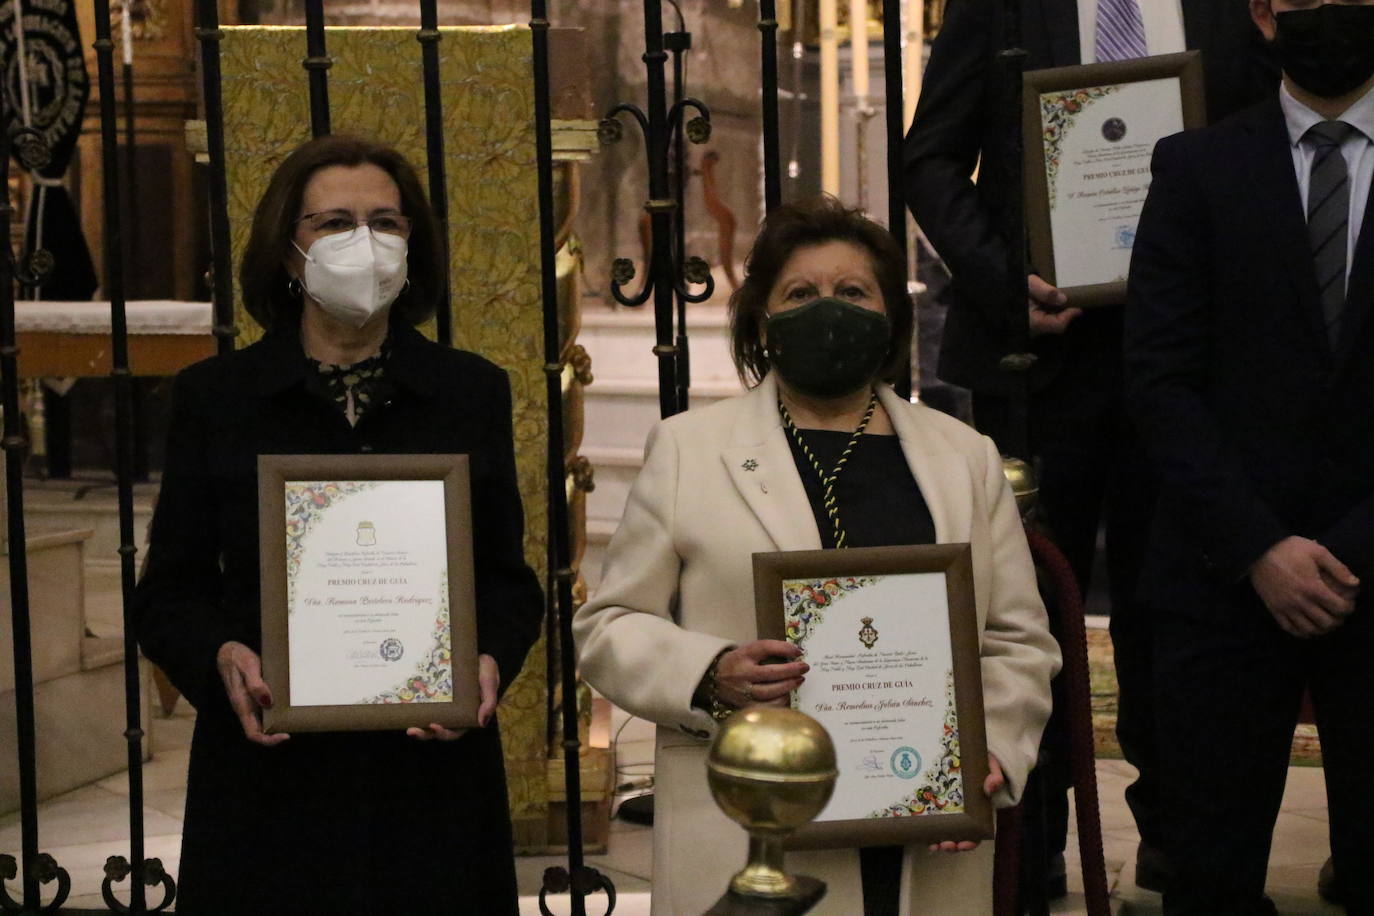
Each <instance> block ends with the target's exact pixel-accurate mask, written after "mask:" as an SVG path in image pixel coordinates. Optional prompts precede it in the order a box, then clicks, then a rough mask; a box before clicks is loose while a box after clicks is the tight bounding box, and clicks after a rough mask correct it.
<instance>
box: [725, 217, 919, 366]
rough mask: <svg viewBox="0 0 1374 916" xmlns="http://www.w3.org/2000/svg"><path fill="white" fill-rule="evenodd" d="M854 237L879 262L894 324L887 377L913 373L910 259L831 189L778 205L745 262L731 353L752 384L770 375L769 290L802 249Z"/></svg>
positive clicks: (733, 308)
mask: <svg viewBox="0 0 1374 916" xmlns="http://www.w3.org/2000/svg"><path fill="white" fill-rule="evenodd" d="M827 242H848V243H850V244H851V245H855V246H857V247H859V248H861V249H863V250H864V251H866V252H868V256H869V259H870V261H871V262H872V266H873V274H874V276H876V277H877V280H878V288H879V289H880V290H881V291H882V296H883V306H884V307H885V308H886V309H887V317H888V320H889V321H890V322H891V323H892V337H891V339H890V340H889V341H888V348H887V356H886V358H885V359H884V360H883V366H882V369H881V370H880V375H881V377H882V378H883V379H884V380H886V381H892V380H893V379H895V378H897V377H898V376H899V375H901V374H902V373H907V372H910V371H911V369H910V365H911V328H912V323H913V321H914V320H915V318H914V315H915V307H914V306H913V304H912V302H911V296H910V294H908V293H907V279H906V261H905V259H904V258H903V257H902V250H901V249H900V248H899V247H897V242H896V241H895V240H894V239H893V238H892V234H891V233H889V232H888V231H887V230H886V229H884V228H883V227H882V226H880V225H878V224H877V223H875V222H873V221H872V220H871V219H869V218H868V217H866V216H864V215H863V213H862V212H861V211H859V210H851V209H850V208H848V207H846V206H845V205H844V204H842V203H840V202H839V201H838V200H836V199H835V198H834V197H831V196H830V195H828V194H822V195H819V196H817V197H812V198H809V199H807V200H800V201H796V202H795V203H790V204H786V205H784V206H781V207H778V208H777V209H776V210H774V211H773V212H772V213H770V214H768V218H767V219H765V220H764V221H763V228H762V229H761V230H760V231H759V235H758V238H756V239H755V240H754V247H753V249H752V250H751V251H750V252H749V258H748V260H746V261H745V264H744V269H745V276H744V283H743V284H741V285H740V288H739V289H737V290H735V292H734V295H732V296H731V297H730V355H731V356H732V357H733V358H734V361H735V370H736V371H737V372H739V377H740V380H741V381H743V382H744V383H745V384H746V385H753V384H756V383H757V382H758V381H760V380H761V379H762V378H763V377H764V376H765V375H767V374H768V369H769V364H768V356H767V353H766V351H765V349H764V346H763V326H764V323H765V322H766V321H767V320H768V295H769V294H770V293H771V292H772V291H773V287H774V285H775V284H776V283H777V282H778V274H780V273H782V269H783V267H785V266H786V264H787V261H788V260H789V259H790V258H791V257H792V255H794V254H796V253H797V250H798V249H799V248H807V247H810V246H813V245H824V244H826V243H827Z"/></svg>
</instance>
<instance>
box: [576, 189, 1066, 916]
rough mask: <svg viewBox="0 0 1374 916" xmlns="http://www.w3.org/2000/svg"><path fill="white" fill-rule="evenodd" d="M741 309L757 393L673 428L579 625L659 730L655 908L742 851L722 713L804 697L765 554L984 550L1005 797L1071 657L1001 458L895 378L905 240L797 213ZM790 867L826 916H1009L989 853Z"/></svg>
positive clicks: (661, 431) (983, 595)
mask: <svg viewBox="0 0 1374 916" xmlns="http://www.w3.org/2000/svg"><path fill="white" fill-rule="evenodd" d="M731 309H732V343H733V351H734V357H735V362H736V365H737V366H738V367H739V370H740V374H741V377H742V378H744V379H745V381H746V382H753V383H754V385H753V387H752V388H751V389H750V390H749V391H748V392H747V393H746V394H744V395H743V396H741V397H737V398H731V399H729V400H726V401H723V402H720V403H717V404H714V405H712V406H710V407H706V408H701V409H695V410H691V411H688V412H686V413H684V414H680V415H678V416H676V417H673V418H671V419H668V420H665V421H664V422H662V423H660V424H659V425H658V426H656V427H655V428H654V430H653V432H652V433H651V434H650V436H649V441H648V445H647V447H646V453H645V460H644V468H643V470H642V471H641V473H640V475H639V477H638V479H637V480H636V482H635V485H634V487H633V489H632V490H631V493H630V497H629V501H628V504H627V506H626V509H625V515H624V517H623V519H622V521H621V524H620V528H619V530H618V531H617V532H616V534H615V536H614V537H613V538H612V540H611V543H610V547H609V550H608V554H607V558H606V565H605V570H604V573H603V576H602V581H601V585H600V587H599V588H598V590H597V593H596V595H595V597H594V598H593V599H592V600H591V601H590V602H588V603H587V604H586V605H585V606H584V607H583V608H582V609H581V610H580V611H579V612H578V614H577V617H576V621H575V624H574V629H575V633H576V638H577V644H578V650H579V657H580V663H581V668H582V673H583V675H584V676H585V677H586V679H587V680H588V681H589V682H590V683H591V684H592V686H594V687H596V688H597V689H598V690H600V691H601V692H602V693H603V694H605V695H606V696H607V697H609V698H610V699H611V700H612V701H613V702H615V703H616V704H617V705H619V706H621V707H622V708H624V709H626V710H628V711H629V712H631V713H633V714H634V715H637V716H641V717H643V718H646V719H648V720H650V721H652V722H654V723H656V724H657V725H658V731H657V744H656V756H655V761H656V769H655V792H656V804H655V825H654V871H653V912H654V914H656V916H695V914H698V913H702V912H704V911H705V910H707V909H708V908H709V907H710V906H711V904H712V903H714V902H715V900H716V899H717V898H718V897H719V896H720V894H721V893H722V892H723V891H724V889H725V888H726V886H727V884H728V881H729V878H730V876H731V875H732V874H733V873H734V872H735V871H736V870H737V869H739V868H740V867H741V865H742V864H743V862H744V860H745V850H746V837H745V834H744V832H743V831H742V830H740V828H739V827H738V826H736V825H735V824H734V823H732V822H731V821H729V820H728V819H727V818H726V817H725V816H724V815H723V814H722V813H721V812H720V811H719V810H718V809H717V808H716V806H715V805H714V804H713V803H712V801H711V797H710V792H709V789H708V787H707V783H706V768H705V763H706V753H707V748H708V744H709V739H710V738H711V736H712V734H713V732H714V729H715V728H716V726H717V722H718V720H719V719H720V718H722V717H723V716H724V715H727V714H728V713H729V711H730V710H732V709H735V708H739V707H742V706H746V705H749V704H750V703H773V704H779V705H780V704H785V703H786V702H787V696H788V693H789V692H790V691H791V690H792V689H794V688H795V687H797V686H798V685H799V684H800V683H801V682H802V680H803V679H804V678H805V676H806V672H807V670H808V669H807V665H806V663H805V661H804V660H802V659H801V658H800V657H799V655H800V653H799V651H798V650H797V649H796V648H795V647H794V646H792V645H790V644H789V643H786V642H780V641H773V640H760V639H758V638H757V632H756V629H755V617H754V608H753V572H752V565H751V555H752V554H753V553H756V552H761V551H779V550H808V549H816V548H820V547H836V546H841V547H843V546H879V545H883V544H913V543H959V542H967V543H969V544H971V545H972V554H973V574H974V586H975V593H976V606H977V614H978V626H979V631H980V634H981V639H980V647H981V648H980V654H981V661H982V674H983V690H984V706H985V710H986V723H987V739H988V740H987V743H988V749H989V754H990V758H991V759H990V760H989V769H990V775H989V777H988V779H987V782H986V784H985V785H984V787H983V788H984V791H986V792H987V793H988V794H989V795H991V796H992V798H993V801H994V804H996V805H999V806H1004V805H1010V804H1014V803H1015V802H1016V800H1017V798H1018V797H1019V795H1020V792H1021V790H1022V788H1023V786H1024V785H1025V779H1026V775H1027V773H1028V771H1029V770H1030V768H1031V766H1032V764H1033V763H1034V761H1035V757H1036V750H1037V747H1038V745H1039V741H1040V733H1041V731H1042V729H1043V728H1044V725H1045V720H1046V718H1047V717H1048V716H1049V712H1050V678H1051V677H1052V676H1053V675H1054V673H1055V671H1057V670H1058V667H1059V662H1060V657H1059V651H1058V648H1057V646H1056V645H1055V643H1054V641H1053V639H1052V637H1051V636H1050V633H1049V629H1048V625H1047V621H1046V617H1045V609H1044V605H1043V604H1042V603H1041V600H1040V596H1039V593H1038V591H1037V589H1036V581H1035V573H1034V570H1033V567H1032V564H1031V559H1030V555H1029V551H1028V549H1027V546H1026V540H1025V536H1024V534H1023V532H1022V529H1021V523H1020V518H1019V516H1018V514H1017V510H1016V504H1015V501H1014V499H1013V497H1012V495H1011V492H1010V490H1009V488H1008V486H1007V484H1006V481H1005V480H1004V478H1003V476H1002V463H1001V459H1000V457H999V455H998V453H997V449H996V448H995V447H994V446H993V444H992V442H991V440H989V439H987V438H985V437H983V436H981V435H979V434H978V433H977V432H975V431H974V430H972V429H971V428H969V427H967V426H965V425H963V424H961V423H959V422H958V421H956V420H954V419H951V418H950V417H948V416H945V415H944V414H941V413H938V412H936V411H933V410H930V409H928V408H925V407H922V406H919V405H913V404H911V403H908V402H907V401H906V400H904V399H903V398H901V397H899V396H898V395H896V394H895V393H894V392H893V391H892V389H891V388H890V387H888V386H887V385H886V384H883V383H882V382H881V381H879V379H880V378H882V377H884V376H885V375H888V374H890V373H891V374H895V372H896V371H906V365H905V361H906V354H907V347H908V342H909V340H910V334H911V324H912V303H911V300H910V297H909V296H908V295H907V292H906V277H905V267H904V262H903V259H902V257H901V254H900V251H899V250H898V249H897V247H896V245H895V244H894V243H893V242H892V240H891V237H890V236H889V234H888V233H887V231H886V230H884V229H883V228H882V227H880V226H878V225H876V224H874V223H872V222H870V221H868V220H867V219H865V218H864V217H863V216H861V215H860V214H858V213H857V212H856V211H850V210H846V209H844V208H843V207H842V206H841V205H840V204H839V203H837V202H836V201H834V200H833V199H830V198H819V199H816V200H814V201H810V202H806V203H803V204H799V205H797V204H794V205H790V206H787V207H782V208H779V209H778V210H775V211H774V212H773V213H772V214H770V215H769V217H768V220H767V222H766V223H765V225H764V228H763V231H762V232H761V234H760V236H759V238H758V240H757V241H756V243H755V245H754V249H753V251H752V253H751V254H750V258H749V262H748V276H747V278H746V280H745V283H744V285H743V286H742V287H741V288H740V289H739V291H738V292H737V293H736V294H735V296H734V297H733V298H732V300H731ZM975 847H976V848H975ZM788 867H789V869H791V870H793V871H796V872H799V873H803V874H810V875H814V876H816V877H819V878H822V879H823V880H824V881H826V883H827V885H828V888H829V890H828V893H827V895H826V897H825V899H824V900H823V901H822V902H821V904H820V905H819V906H818V907H817V908H816V909H815V910H813V912H814V913H817V914H835V916H854V914H858V913H865V914H867V916H883V914H888V913H899V914H915V913H938V914H941V916H949V914H960V913H967V914H977V916H986V914H987V913H990V912H991V911H992V903H991V898H992V844H990V843H985V844H982V845H977V844H973V843H968V842H963V843H957V844H956V843H953V842H949V843H942V844H935V845H932V846H930V847H926V846H911V847H907V848H901V847H890V848H881V849H865V850H858V849H845V850H829V851H824V852H804V853H803V852H797V853H790V854H789V856H788Z"/></svg>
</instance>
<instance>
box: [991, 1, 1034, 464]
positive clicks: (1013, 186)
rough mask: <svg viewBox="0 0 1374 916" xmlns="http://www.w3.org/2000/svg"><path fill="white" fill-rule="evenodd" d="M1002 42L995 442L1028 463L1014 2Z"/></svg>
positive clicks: (1019, 74)
mask: <svg viewBox="0 0 1374 916" xmlns="http://www.w3.org/2000/svg"><path fill="white" fill-rule="evenodd" d="M1003 15H1004V16H1005V21H1004V23H1003V25H1004V29H1005V33H1004V34H1005V41H1006V47H1007V50H1005V51H1003V52H1002V53H1001V54H999V55H998V57H997V60H998V64H999V66H1000V68H1001V71H1002V96H1001V106H1002V111H1001V113H1000V114H1001V119H1002V125H1003V138H1002V155H1003V159H1002V163H1001V169H1002V174H1003V176H1004V182H1003V187H1005V188H1006V189H1007V199H1006V200H1004V201H1002V226H1001V229H1002V237H1003V238H1004V239H1005V240H1006V246H1007V264H1006V270H1007V291H1006V295H1007V308H1009V309H1010V310H1011V312H1010V314H1011V325H1010V326H1011V340H1010V343H1011V352H1009V353H1008V354H1007V355H1006V356H1003V357H1002V359H1001V361H1000V363H999V366H1000V368H1001V369H1002V371H1004V372H1010V373H1012V374H1013V376H1014V378H1013V385H1012V395H1011V410H1012V420H1011V424H1010V426H1011V428H1010V430H1009V431H1008V440H1007V441H1006V442H1003V443H999V444H1000V445H1001V446H1002V448H1003V449H1004V450H1005V452H1006V454H1008V455H1013V456H1015V457H1017V458H1022V459H1024V460H1026V461H1029V460H1031V457H1032V456H1031V454H1030V405H1029V400H1030V379H1029V377H1028V374H1027V373H1028V372H1029V370H1030V367H1031V366H1032V365H1033V364H1034V363H1035V359H1036V357H1035V355H1034V354H1032V353H1031V352H1029V351H1030V316H1029V314H1028V312H1027V310H1026V299H1027V295H1028V293H1027V279H1026V243H1025V239H1026V225H1025V206H1024V200H1023V195H1024V191H1023V190H1022V186H1023V182H1024V176H1023V174H1022V172H1023V167H1022V153H1023V141H1022V137H1021V91H1022V87H1023V83H1024V74H1025V68H1026V52H1025V51H1024V50H1022V48H1021V8H1020V2H1019V0H1006V3H1005V6H1004V13H1003Z"/></svg>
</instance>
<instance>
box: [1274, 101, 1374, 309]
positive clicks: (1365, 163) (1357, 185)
mask: <svg viewBox="0 0 1374 916" xmlns="http://www.w3.org/2000/svg"><path fill="white" fill-rule="evenodd" d="M1279 104H1280V105H1281V106H1282V107H1283V117H1284V120H1285V121H1287V122H1288V138H1289V140H1291V141H1292V144H1293V169H1294V170H1295V171H1296V172H1297V173H1298V192H1299V193H1300V194H1301V195H1302V212H1303V214H1304V215H1306V213H1307V186H1308V184H1310V183H1311V181H1312V157H1313V156H1314V155H1315V154H1316V150H1315V149H1314V148H1313V146H1312V144H1310V143H1303V142H1302V138H1303V135H1304V134H1306V133H1307V130H1308V128H1310V127H1311V126H1312V125H1313V124H1316V123H1317V122H1318V121H1324V120H1326V119H1325V118H1324V117H1322V116H1321V115H1319V114H1317V113H1316V112H1315V111H1313V110H1312V109H1310V108H1308V107H1307V106H1306V105H1304V104H1303V103H1302V102H1299V101H1298V100H1297V99H1295V98H1293V95H1292V93H1290V92H1289V91H1288V86H1287V85H1284V86H1283V87H1282V88H1281V89H1279ZM1337 120H1339V121H1344V122H1345V123H1347V124H1349V125H1350V126H1351V127H1354V128H1355V129H1356V132H1355V133H1352V134H1351V135H1350V136H1349V137H1348V138H1346V141H1345V142H1344V143H1342V144H1341V155H1343V156H1345V165H1346V168H1348V169H1349V170H1350V222H1349V225H1348V227H1347V228H1348V229H1349V235H1348V243H1349V247H1348V248H1347V249H1346V258H1345V279H1346V282H1347V283H1348V282H1349V281H1350V268H1351V266H1352V265H1353V263H1354V261H1355V243H1356V242H1358V241H1359V240H1360V227H1361V226H1362V225H1364V211H1365V204H1366V203H1367V202H1368V200H1369V186H1370V183H1371V180H1374V139H1372V138H1374V89H1371V90H1369V91H1368V92H1366V93H1365V94H1364V95H1363V96H1362V97H1361V98H1360V100H1359V101H1357V102H1356V103H1355V104H1354V105H1351V106H1350V107H1349V108H1347V109H1346V110H1345V113H1344V114H1342V115H1341V116H1340V117H1339V118H1337Z"/></svg>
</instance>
